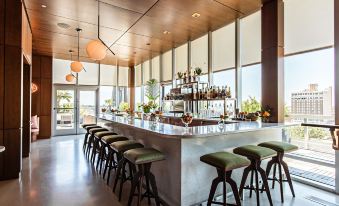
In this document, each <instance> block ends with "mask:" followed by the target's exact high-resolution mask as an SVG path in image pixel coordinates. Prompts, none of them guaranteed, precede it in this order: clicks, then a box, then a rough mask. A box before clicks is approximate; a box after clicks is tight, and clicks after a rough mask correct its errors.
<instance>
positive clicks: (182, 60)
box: [175, 43, 188, 73]
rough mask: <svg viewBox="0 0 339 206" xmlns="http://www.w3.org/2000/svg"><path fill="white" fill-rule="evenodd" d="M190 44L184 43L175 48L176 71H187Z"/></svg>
mask: <svg viewBox="0 0 339 206" xmlns="http://www.w3.org/2000/svg"><path fill="white" fill-rule="evenodd" d="M187 57H188V45H187V43H186V44H183V45H181V46H180V47H178V48H176V49H175V73H178V72H186V71H187V68H188V62H187V60H188V59H187Z"/></svg>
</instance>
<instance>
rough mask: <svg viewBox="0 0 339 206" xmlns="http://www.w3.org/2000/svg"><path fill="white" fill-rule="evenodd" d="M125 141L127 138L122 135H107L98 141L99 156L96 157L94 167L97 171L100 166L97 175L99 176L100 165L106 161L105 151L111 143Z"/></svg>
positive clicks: (106, 152)
mask: <svg viewBox="0 0 339 206" xmlns="http://www.w3.org/2000/svg"><path fill="white" fill-rule="evenodd" d="M125 140H128V138H127V137H125V136H123V135H107V136H103V137H102V138H101V139H100V144H99V145H100V147H99V156H98V160H97V165H96V169H97V170H98V167H99V166H100V170H99V174H101V170H102V163H103V162H104V161H107V154H108V151H107V150H108V148H109V145H110V144H111V143H113V142H118V141H125Z"/></svg>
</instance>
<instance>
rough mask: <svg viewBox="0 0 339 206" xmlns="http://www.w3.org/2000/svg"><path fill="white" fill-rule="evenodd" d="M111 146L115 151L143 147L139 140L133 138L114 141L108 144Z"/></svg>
mask: <svg viewBox="0 0 339 206" xmlns="http://www.w3.org/2000/svg"><path fill="white" fill-rule="evenodd" d="M110 146H111V148H112V149H113V150H114V151H116V152H117V153H120V154H122V153H124V152H126V151H128V150H131V149H136V148H143V147H144V145H142V144H140V143H139V142H137V141H135V140H126V141H119V142H114V143H112V144H110Z"/></svg>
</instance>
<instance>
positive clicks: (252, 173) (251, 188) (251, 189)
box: [250, 170, 254, 197]
mask: <svg viewBox="0 0 339 206" xmlns="http://www.w3.org/2000/svg"><path fill="white" fill-rule="evenodd" d="M253 175H254V171H253V170H252V171H251V181H250V197H252V191H253V189H254V187H253Z"/></svg>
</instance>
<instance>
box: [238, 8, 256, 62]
mask: <svg viewBox="0 0 339 206" xmlns="http://www.w3.org/2000/svg"><path fill="white" fill-rule="evenodd" d="M240 35H241V64H242V65H248V64H253V63H258V62H261V11H258V12H256V13H254V14H251V15H249V16H247V17H245V18H242V19H241V33H240Z"/></svg>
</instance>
